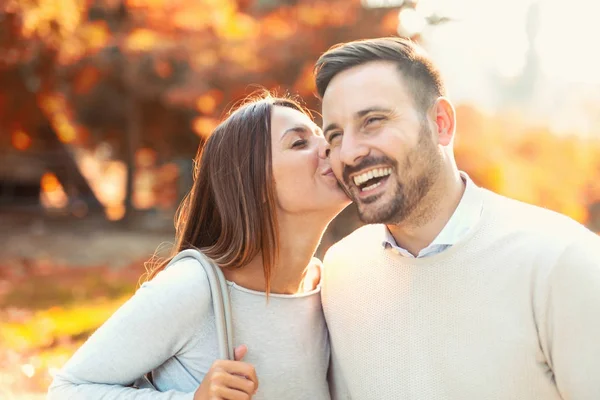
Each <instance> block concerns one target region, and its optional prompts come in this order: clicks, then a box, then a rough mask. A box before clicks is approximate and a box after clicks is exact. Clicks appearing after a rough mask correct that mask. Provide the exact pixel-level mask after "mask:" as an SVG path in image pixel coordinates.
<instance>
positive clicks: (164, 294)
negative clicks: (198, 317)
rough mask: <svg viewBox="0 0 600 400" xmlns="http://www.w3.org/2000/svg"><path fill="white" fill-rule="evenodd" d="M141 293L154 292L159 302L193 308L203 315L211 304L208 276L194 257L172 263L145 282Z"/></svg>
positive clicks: (141, 287)
mask: <svg viewBox="0 0 600 400" xmlns="http://www.w3.org/2000/svg"><path fill="white" fill-rule="evenodd" d="M139 291H148V292H152V293H153V295H154V296H153V297H154V298H156V300H157V301H159V302H166V303H170V304H173V303H175V304H177V305H178V306H179V307H182V308H188V307H191V309H193V310H196V311H197V312H201V313H203V312H205V311H206V308H207V307H210V304H211V292H210V285H209V281H208V276H207V275H206V272H205V270H204V268H203V266H202V265H201V264H200V262H199V261H198V260H196V259H194V258H192V257H184V258H180V259H177V260H175V261H174V262H171V263H170V264H169V265H168V266H167V267H166V268H165V269H163V270H162V271H160V272H159V273H157V274H156V276H154V278H152V279H151V280H149V281H146V282H144V283H143V284H142V285H141V286H140V289H139Z"/></svg>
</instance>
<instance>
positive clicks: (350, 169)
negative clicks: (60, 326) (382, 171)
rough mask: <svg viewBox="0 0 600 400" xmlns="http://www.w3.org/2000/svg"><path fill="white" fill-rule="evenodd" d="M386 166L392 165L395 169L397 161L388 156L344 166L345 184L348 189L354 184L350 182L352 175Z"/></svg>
mask: <svg viewBox="0 0 600 400" xmlns="http://www.w3.org/2000/svg"><path fill="white" fill-rule="evenodd" d="M386 164H387V165H391V166H392V167H394V168H395V167H396V161H395V160H393V159H391V158H389V157H386V156H381V157H369V158H364V159H363V160H362V161H361V162H360V163H359V164H356V165H344V166H343V167H342V179H343V181H344V184H345V185H346V186H347V187H349V186H350V185H351V184H352V181H351V180H350V175H352V174H355V173H357V172H359V171H362V170H364V169H367V168H369V167H373V166H376V165H386Z"/></svg>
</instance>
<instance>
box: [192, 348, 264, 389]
mask: <svg viewBox="0 0 600 400" xmlns="http://www.w3.org/2000/svg"><path fill="white" fill-rule="evenodd" d="M247 351H248V348H247V347H246V346H244V345H242V346H238V347H236V348H235V361H229V360H217V361H215V362H214V363H213V365H212V366H211V367H210V370H209V371H208V373H207V374H206V376H205V377H204V379H203V380H202V383H201V384H200V386H199V387H198V389H197V390H196V393H194V400H250V399H252V396H253V395H254V393H256V390H257V389H258V379H257V378H256V371H255V370H254V367H253V366H252V365H250V364H248V363H245V362H242V361H241V360H242V358H244V356H245V355H246V352H247Z"/></svg>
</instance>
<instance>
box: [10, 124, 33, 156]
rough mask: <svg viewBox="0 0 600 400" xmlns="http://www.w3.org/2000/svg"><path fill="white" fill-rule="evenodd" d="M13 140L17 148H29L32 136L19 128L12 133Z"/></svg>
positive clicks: (22, 149)
mask: <svg viewBox="0 0 600 400" xmlns="http://www.w3.org/2000/svg"><path fill="white" fill-rule="evenodd" d="M11 142H12V145H13V147H14V148H15V149H17V150H21V151H24V150H27V149H28V148H29V146H31V137H30V136H29V135H28V134H27V133H25V132H24V131H22V130H20V129H17V130H15V131H13V133H12V135H11Z"/></svg>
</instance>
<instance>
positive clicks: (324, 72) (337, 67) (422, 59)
mask: <svg viewBox="0 0 600 400" xmlns="http://www.w3.org/2000/svg"><path fill="white" fill-rule="evenodd" d="M374 61H389V62H392V63H394V64H396V65H397V67H398V71H399V72H400V73H401V74H402V76H403V77H404V79H405V81H406V82H407V84H408V87H409V90H410V91H411V92H412V95H413V98H414V101H415V106H416V107H418V108H420V109H421V111H423V112H425V111H426V110H427V109H428V108H429V107H430V106H431V104H433V102H434V101H435V99H437V98H438V97H440V96H445V95H446V88H445V86H444V82H443V81H442V78H441V76H440V72H439V71H438V69H437V68H436V67H435V66H434V65H433V63H432V61H431V60H430V59H429V57H428V56H427V55H426V54H425V52H424V51H423V50H422V49H421V47H419V46H418V45H416V44H415V43H414V42H412V41H410V40H408V39H403V38H399V37H385V38H376V39H365V40H357V41H353V42H348V43H341V44H337V45H335V46H332V47H331V48H330V49H329V50H327V52H325V53H324V54H323V55H321V57H319V59H318V60H317V62H316V64H315V68H314V72H315V78H316V85H317V92H318V94H319V96H320V97H321V99H322V98H323V96H324V95H325V90H327V86H329V83H330V82H331V80H332V79H333V78H334V77H335V76H336V75H337V74H339V73H340V72H343V71H345V70H347V69H349V68H352V67H356V66H359V65H362V64H366V63H369V62H374Z"/></svg>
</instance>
